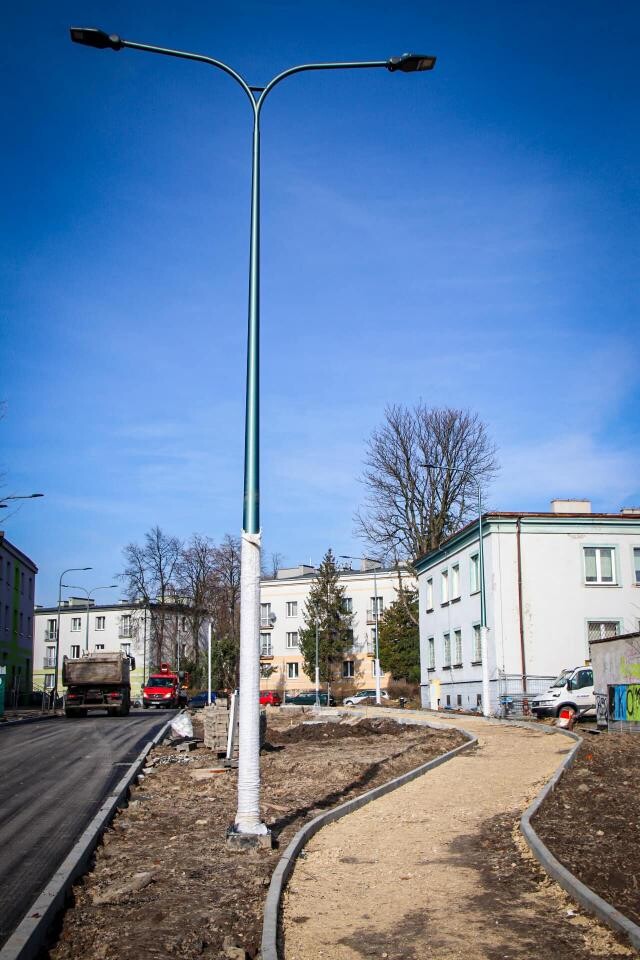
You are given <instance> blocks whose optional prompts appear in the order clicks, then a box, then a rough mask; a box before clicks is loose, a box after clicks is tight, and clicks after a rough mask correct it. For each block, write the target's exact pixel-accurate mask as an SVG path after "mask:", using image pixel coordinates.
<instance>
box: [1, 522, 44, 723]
mask: <svg viewBox="0 0 640 960" xmlns="http://www.w3.org/2000/svg"><path fill="white" fill-rule="evenodd" d="M37 573H38V568H37V567H36V565H35V563H34V562H33V560H30V559H29V557H27V556H26V555H25V554H24V553H22V551H21V550H18V548H17V547H16V546H14V545H13V544H12V543H10V542H9V540H7V539H6V537H5V535H4V533H3V532H2V531H0V667H5V668H6V693H5V706H9V705H11V706H13V705H15V704H17V702H18V698H19V696H20V694H23V693H27V692H29V691H30V690H31V684H32V677H33V623H34V596H35V583H36V574H37Z"/></svg>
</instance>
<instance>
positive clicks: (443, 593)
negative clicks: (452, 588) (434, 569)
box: [440, 570, 449, 604]
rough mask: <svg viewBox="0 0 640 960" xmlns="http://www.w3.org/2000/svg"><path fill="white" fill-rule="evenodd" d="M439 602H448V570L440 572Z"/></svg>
mask: <svg viewBox="0 0 640 960" xmlns="http://www.w3.org/2000/svg"><path fill="white" fill-rule="evenodd" d="M440 603H442V604H444V603H449V571H448V570H443V571H442V573H441V574H440Z"/></svg>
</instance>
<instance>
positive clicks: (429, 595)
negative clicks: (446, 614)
mask: <svg viewBox="0 0 640 960" xmlns="http://www.w3.org/2000/svg"><path fill="white" fill-rule="evenodd" d="M430 610H433V579H432V578H431V577H430V578H429V579H428V580H427V613H428V612H429V611H430Z"/></svg>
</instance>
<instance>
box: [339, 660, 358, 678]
mask: <svg viewBox="0 0 640 960" xmlns="http://www.w3.org/2000/svg"><path fill="white" fill-rule="evenodd" d="M354 676H355V672H354V661H353V660H345V661H344V662H343V664H342V677H343V679H344V680H350V679H352V678H353V677H354Z"/></svg>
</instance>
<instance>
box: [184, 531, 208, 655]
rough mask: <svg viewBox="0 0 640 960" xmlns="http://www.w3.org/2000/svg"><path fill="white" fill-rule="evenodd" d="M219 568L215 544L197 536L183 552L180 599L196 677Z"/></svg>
mask: <svg viewBox="0 0 640 960" xmlns="http://www.w3.org/2000/svg"><path fill="white" fill-rule="evenodd" d="M215 565H216V547H215V546H214V543H213V541H212V540H210V539H209V537H203V536H201V535H200V534H197V533H196V534H194V535H193V536H192V537H191V539H190V540H189V541H188V542H187V543H186V544H185V545H184V547H183V548H182V550H181V551H180V557H179V559H178V564H177V568H176V582H177V587H178V593H179V594H180V599H181V600H182V601H183V602H185V601H186V602H185V607H184V616H185V618H186V620H187V622H188V624H189V628H190V630H189V633H190V636H191V649H187V651H186V654H187V657H188V658H189V659H190V660H191V661H192V663H193V666H194V671H195V673H196V674H197V673H198V668H199V664H200V653H201V650H200V639H201V638H200V634H201V631H202V626H203V624H204V623H205V621H206V620H207V619H208V616H209V614H210V611H211V599H212V595H213V592H214V577H215V573H214V571H215Z"/></svg>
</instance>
